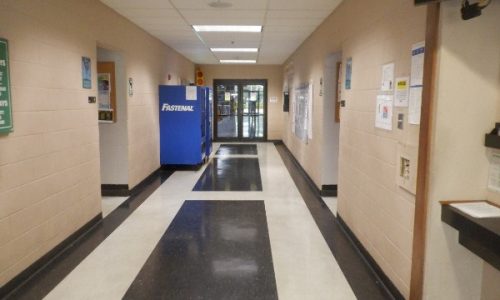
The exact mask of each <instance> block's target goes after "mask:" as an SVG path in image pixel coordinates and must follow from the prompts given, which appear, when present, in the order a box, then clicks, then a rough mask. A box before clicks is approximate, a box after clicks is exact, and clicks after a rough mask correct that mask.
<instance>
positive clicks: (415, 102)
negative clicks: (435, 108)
mask: <svg viewBox="0 0 500 300" xmlns="http://www.w3.org/2000/svg"><path fill="white" fill-rule="evenodd" d="M421 107H422V86H415V87H411V88H410V100H409V107H408V123H410V124H413V125H418V124H420V111H421Z"/></svg>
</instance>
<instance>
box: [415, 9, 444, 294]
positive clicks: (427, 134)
mask: <svg viewBox="0 0 500 300" xmlns="http://www.w3.org/2000/svg"><path fill="white" fill-rule="evenodd" d="M439 14H440V4H439V3H431V4H428V5H427V21H426V31H425V57H424V78H423V88H422V107H421V116H420V132H419V147H418V167H417V192H416V195H415V220H414V225H413V252H412V266H411V281H410V299H411V300H420V299H422V298H423V288H424V272H425V270H424V267H425V248H426V247H425V245H426V232H427V214H428V202H429V199H428V197H429V194H428V192H429V175H430V174H429V169H430V168H429V163H430V153H431V138H432V130H433V118H432V117H433V114H434V111H433V109H434V101H435V90H436V74H437V73H436V72H437V55H438V53H437V52H438V35H439Z"/></svg>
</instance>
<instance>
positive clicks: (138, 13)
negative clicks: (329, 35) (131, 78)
mask: <svg viewBox="0 0 500 300" xmlns="http://www.w3.org/2000/svg"><path fill="white" fill-rule="evenodd" d="M101 1H102V2H103V3H104V4H106V5H108V6H110V7H111V8H113V9H114V10H116V11H117V12H118V13H119V14H121V15H123V16H124V17H125V18H128V19H129V20H131V21H132V22H134V23H135V24H137V25H138V26H139V27H141V28H143V29H144V30H146V31H147V32H149V33H150V34H152V35H153V36H155V37H157V38H158V39H160V40H161V41H162V42H163V43H165V44H167V45H168V46H170V47H172V48H173V49H175V50H176V51H178V52H179V53H181V54H183V55H184V56H186V57H187V58H188V59H190V60H191V61H193V62H194V63H198V64H215V63H218V59H217V58H216V56H215V55H214V54H213V53H212V52H211V51H210V50H209V48H210V47H240V48H246V47H259V48H260V50H259V53H257V54H255V53H243V54H242V53H238V54H231V53H223V54H222V53H217V57H220V58H223V59H237V58H240V59H255V58H258V62H257V63H259V64H281V63H283V62H284V61H285V60H286V59H287V58H288V57H289V56H290V54H292V53H293V52H294V51H295V50H296V49H297V47H298V46H300V44H301V43H303V41H304V40H305V39H306V38H307V37H308V36H309V35H310V34H311V33H312V32H313V31H314V30H315V29H316V27H317V26H318V25H319V24H320V23H321V22H323V20H324V18H326V17H327V16H328V15H329V14H330V13H331V12H332V11H333V9H334V8H335V7H336V6H337V5H338V4H339V3H340V2H341V0H252V1H248V0H221V1H227V2H230V3H232V4H233V6H232V7H231V8H227V9H215V8H212V7H209V6H208V3H209V2H210V1H211V0H101ZM268 6H269V7H268ZM266 9H269V10H267V11H266ZM191 25H263V26H264V29H263V32H262V33H211V32H202V33H196V32H194V30H193V29H192V27H191Z"/></svg>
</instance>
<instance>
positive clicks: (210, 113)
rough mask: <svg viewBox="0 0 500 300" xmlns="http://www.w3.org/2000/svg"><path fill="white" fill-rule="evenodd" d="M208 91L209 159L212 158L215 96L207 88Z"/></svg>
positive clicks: (207, 149)
mask: <svg viewBox="0 0 500 300" xmlns="http://www.w3.org/2000/svg"><path fill="white" fill-rule="evenodd" d="M205 90H206V116H207V118H206V124H207V125H206V127H205V130H206V133H205V136H206V138H207V141H206V144H205V145H206V147H205V149H206V153H205V154H206V156H207V158H208V157H210V154H212V132H213V127H212V122H213V118H214V114H213V110H214V106H213V105H214V104H213V99H214V96H213V95H214V94H213V91H212V89H211V88H208V87H207V88H205Z"/></svg>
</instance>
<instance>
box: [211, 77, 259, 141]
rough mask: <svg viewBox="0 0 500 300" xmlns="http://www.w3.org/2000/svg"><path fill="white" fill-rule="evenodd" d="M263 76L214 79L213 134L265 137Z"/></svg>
mask: <svg viewBox="0 0 500 300" xmlns="http://www.w3.org/2000/svg"><path fill="white" fill-rule="evenodd" d="M266 88H267V82H266V80H224V79H221V80H215V81H214V90H215V99H216V106H215V109H214V112H215V113H216V117H215V124H216V126H215V127H214V129H215V133H216V135H215V138H216V139H222V140H224V139H226V140H258V139H265V138H266V134H265V132H266V105H267V103H266V101H267V100H266V98H267V91H266Z"/></svg>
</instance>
